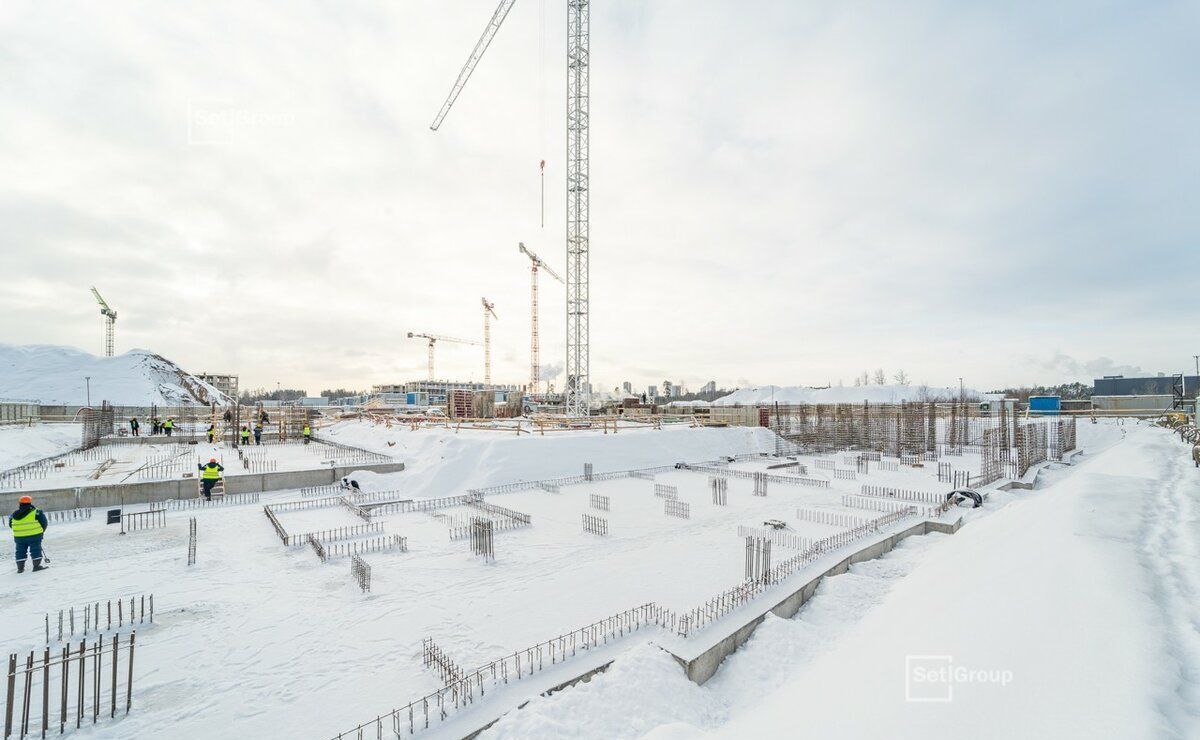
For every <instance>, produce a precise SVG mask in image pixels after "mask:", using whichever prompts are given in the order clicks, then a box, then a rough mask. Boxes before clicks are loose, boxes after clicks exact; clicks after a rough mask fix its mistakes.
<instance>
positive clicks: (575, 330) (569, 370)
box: [430, 0, 591, 416]
mask: <svg viewBox="0 0 1200 740" xmlns="http://www.w3.org/2000/svg"><path fill="white" fill-rule="evenodd" d="M514 2H515V0H501V2H500V4H499V5H498V6H497V7H496V11H495V12H494V13H493V14H492V18H491V20H490V21H488V25H487V26H486V27H485V28H484V29H483V34H482V35H480V37H479V40H478V41H477V42H476V43H475V48H474V49H473V50H472V51H471V56H470V57H468V58H467V63H466V64H464V65H463V68H462V70H461V71H460V72H459V73H458V78H457V79H456V80H455V81H454V86H453V87H451V88H450V94H449V95H448V96H447V97H446V102H444V103H443V104H442V108H441V110H439V111H438V114H437V117H435V118H434V119H433V124H432V125H430V128H431V129H433V130H434V131H437V130H438V127H439V126H441V124H442V121H443V120H444V119H445V118H446V114H447V113H449V112H450V107H451V106H453V105H454V101H455V100H457V99H458V95H459V93H461V92H462V89H463V87H464V86H465V85H466V84H467V80H468V79H469V78H470V76H471V73H472V72H473V71H475V66H476V65H477V64H479V60H480V59H482V58H483V53H484V52H485V51H486V50H487V47H488V44H490V43H491V42H492V39H493V38H494V37H495V35H496V32H497V31H499V30H500V24H501V23H503V22H504V18H505V16H507V15H508V11H509V10H510V9H511V8H512V6H513V3H514ZM590 11H591V2H590V0H567V239H566V241H567V279H566V286H567V317H566V318H567V363H566V376H567V382H566V388H565V390H566V396H567V398H566V413H567V414H568V415H570V416H586V415H587V414H588V410H589V408H590V406H591V371H590V367H591V360H590V347H591V345H590V340H589V336H588V334H589V332H588V323H589V299H588V293H589V290H588V286H589V282H588V281H589V278H588V261H589V246H588V217H589V209H588V193H589V185H588V172H589V167H588V136H589V132H588V123H589V110H590V108H589V73H590V69H591V54H590V45H591V42H590V28H591V22H590Z"/></svg>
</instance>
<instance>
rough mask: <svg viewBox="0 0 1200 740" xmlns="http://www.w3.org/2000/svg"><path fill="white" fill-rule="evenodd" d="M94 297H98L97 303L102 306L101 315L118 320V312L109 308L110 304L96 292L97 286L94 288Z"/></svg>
mask: <svg viewBox="0 0 1200 740" xmlns="http://www.w3.org/2000/svg"><path fill="white" fill-rule="evenodd" d="M92 295H94V296H96V303H99V304H100V313H102V314H104V315H105V316H108V317H109V318H113V319H115V318H117V312H116V311H114V310H112V309H111V308H109V307H108V303H106V302H105V300H104V299H103V298H101V297H100V291H98V290H96V288H95V286H92Z"/></svg>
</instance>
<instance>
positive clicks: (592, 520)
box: [583, 514, 608, 537]
mask: <svg viewBox="0 0 1200 740" xmlns="http://www.w3.org/2000/svg"><path fill="white" fill-rule="evenodd" d="M583 531H584V532H586V533H588V534H598V535H601V536H605V537H606V536H608V520H607V519H605V518H604V517H601V516H594V515H592V514H584V515H583Z"/></svg>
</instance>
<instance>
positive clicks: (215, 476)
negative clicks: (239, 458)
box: [200, 463, 221, 480]
mask: <svg viewBox="0 0 1200 740" xmlns="http://www.w3.org/2000/svg"><path fill="white" fill-rule="evenodd" d="M200 477H201V478H203V479H204V480H220V478H221V469H220V468H218V467H217V466H216V465H213V464H212V463H209V464H208V465H205V466H204V472H202V473H200Z"/></svg>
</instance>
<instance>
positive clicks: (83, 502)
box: [0, 462, 404, 515]
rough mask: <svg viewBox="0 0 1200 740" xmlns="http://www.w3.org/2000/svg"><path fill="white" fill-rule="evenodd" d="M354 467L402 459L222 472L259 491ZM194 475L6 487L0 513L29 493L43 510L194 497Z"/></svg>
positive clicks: (312, 481) (230, 483)
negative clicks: (74, 485) (38, 487)
mask: <svg viewBox="0 0 1200 740" xmlns="http://www.w3.org/2000/svg"><path fill="white" fill-rule="evenodd" d="M356 470H369V471H372V472H375V473H398V472H400V471H402V470H404V463H400V462H396V463H376V464H371V465H349V466H344V467H336V468H335V467H330V468H320V469H317V470H295V471H286V472H282V473H251V474H247V475H227V476H225V492H226V493H263V492H266V491H285V490H288V489H291V488H304V487H307V486H324V485H329V484H331V483H336V482H337V481H339V480H341V479H342V478H343V477H344V476H347V475H350V474H351V473H353V472H354V471H356ZM197 481H198V479H197V478H181V479H179V480H167V481H147V482H145V483H123V484H117V485H109V486H81V487H79V488H51V489H45V490H41V491H37V490H26V491H8V492H5V493H0V513H3V514H4V515H7V513H8V512H10V511H13V510H14V509H16V508H17V500H18V499H20V497H21V496H32V497H33V501H34V504H35V505H36V506H37V507H38V508H39V509H42V510H45V511H58V510H61V509H76V508H79V507H81V506H122V505H126V504H146V503H155V502H158V501H166V500H167V499H173V498H195V497H196V496H197V495H198V493H199V483H198V482H197Z"/></svg>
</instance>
